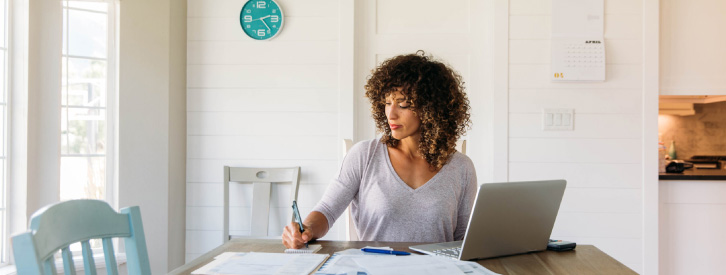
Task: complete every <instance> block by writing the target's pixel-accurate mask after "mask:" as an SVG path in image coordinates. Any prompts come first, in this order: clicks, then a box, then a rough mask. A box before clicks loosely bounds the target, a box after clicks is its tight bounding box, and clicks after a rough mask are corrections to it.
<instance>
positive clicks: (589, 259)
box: [169, 239, 637, 275]
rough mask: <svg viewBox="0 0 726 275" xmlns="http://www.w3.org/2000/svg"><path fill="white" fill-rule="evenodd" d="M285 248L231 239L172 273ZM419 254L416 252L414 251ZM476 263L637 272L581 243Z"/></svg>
mask: <svg viewBox="0 0 726 275" xmlns="http://www.w3.org/2000/svg"><path fill="white" fill-rule="evenodd" d="M315 244H320V245H322V246H323V247H322V249H321V250H320V251H318V252H317V253H320V254H333V253H335V252H338V251H342V250H346V249H349V248H362V247H365V246H373V247H391V248H393V249H395V250H400V251H408V252H413V251H411V250H410V249H409V248H408V247H409V246H413V245H420V244H422V243H404V242H361V241H316V242H315ZM284 251H285V247H284V246H283V245H282V242H281V241H280V240H279V239H232V240H230V241H228V242H226V243H224V244H222V245H221V246H219V247H217V248H215V249H213V250H212V251H209V252H207V253H206V254H203V255H202V256H199V258H197V259H194V260H192V261H191V262H189V263H187V264H185V265H183V266H180V267H178V268H176V269H174V270H172V271H171V272H170V273H169V274H174V275H177V274H180V275H186V274H191V273H192V272H193V271H194V270H197V269H198V268H200V267H202V266H204V265H206V264H208V263H210V262H211V261H212V260H213V259H214V257H215V256H217V255H219V254H222V253H224V252H274V253H282V252H284ZM413 253H416V252H413ZM476 262H477V263H479V264H481V265H482V266H484V267H486V268H488V269H489V270H491V271H493V272H496V273H499V274H578V275H584V274H637V273H635V272H634V271H633V270H631V269H630V268H628V267H627V266H625V265H623V264H622V263H620V262H618V261H617V260H615V259H613V258H612V257H610V256H609V255H608V254H605V253H604V252H602V251H601V250H600V249H597V247H595V246H592V245H578V246H577V248H575V250H571V251H562V252H555V251H540V252H531V253H526V254H520V255H513V256H505V257H497V258H490V259H484V260H478V261H476Z"/></svg>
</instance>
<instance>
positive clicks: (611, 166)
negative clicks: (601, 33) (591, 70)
mask: <svg viewBox="0 0 726 275" xmlns="http://www.w3.org/2000/svg"><path fill="white" fill-rule="evenodd" d="M642 5H643V4H642V2H641V1H633V0H606V1H605V47H606V52H607V54H606V55H607V56H606V58H607V60H606V63H607V81H605V82H602V83H552V82H550V81H549V78H548V77H549V73H550V61H551V60H550V40H549V33H550V1H541V0H512V1H510V6H509V7H510V10H509V14H510V16H509V20H510V24H509V28H510V29H509V105H508V106H509V180H511V181H518V180H529V179H546V178H564V179H567V181H568V188H567V191H566V192H565V196H564V198H563V201H562V206H561V208H560V213H559V215H558V217H557V222H556V224H555V228H554V231H553V233H552V235H553V237H555V238H559V239H565V240H571V241H576V242H577V243H578V244H594V245H595V246H596V247H598V248H599V249H601V250H602V251H604V252H605V253H607V254H609V255H611V256H613V257H614V258H615V259H617V260H619V261H620V262H622V263H623V264H625V265H627V266H628V267H630V268H632V269H634V270H635V271H637V272H641V269H642V252H643V247H642V219H643V213H642V190H641V189H642V179H643V177H642V172H641V169H642V161H641V157H642V149H643V148H642V131H641V130H642V128H641V127H642V110H643V109H642V108H643V107H642V105H643V104H642V97H643V93H642V85H643V84H642V73H643V71H642V64H641V63H642V37H643V36H642V32H641V30H642V28H641V25H642V23H641V21H642ZM543 108H573V109H575V124H574V125H575V130H574V131H565V132H562V131H555V132H544V131H542V130H541V128H542V126H541V123H542V122H541V121H542V118H541V112H542V109H543Z"/></svg>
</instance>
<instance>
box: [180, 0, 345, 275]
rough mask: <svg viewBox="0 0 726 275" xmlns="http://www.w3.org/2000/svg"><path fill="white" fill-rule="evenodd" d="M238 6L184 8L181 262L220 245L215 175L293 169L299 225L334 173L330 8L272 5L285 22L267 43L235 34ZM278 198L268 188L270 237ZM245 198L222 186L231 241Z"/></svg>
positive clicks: (333, 16) (279, 193) (279, 217)
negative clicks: (232, 169)
mask: <svg viewBox="0 0 726 275" xmlns="http://www.w3.org/2000/svg"><path fill="white" fill-rule="evenodd" d="M244 2H245V1H242V0H188V18H187V19H188V21H187V24H188V33H187V37H188V38H187V39H188V57H187V58H188V61H187V71H188V83H187V206H186V207H187V217H186V218H187V226H186V228H187V231H186V232H187V236H186V241H187V244H186V260H187V262H188V261H190V260H192V259H194V258H196V257H198V256H199V255H201V254H202V253H205V252H207V251H209V250H211V249H212V248H214V247H217V246H219V245H221V244H222V198H223V194H222V190H223V188H222V180H223V179H222V178H223V177H222V171H223V170H222V167H223V166H225V165H229V166H248V167H285V166H301V167H302V168H301V169H302V174H301V183H300V184H301V186H300V193H299V195H298V196H299V197H298V201H299V204H300V211H301V214H302V215H303V216H305V215H307V214H308V213H309V212H310V211H311V209H312V207H313V206H314V204H315V203H316V202H317V201H318V200H319V199H320V197H321V196H322V193H323V192H324V190H325V188H326V187H327V184H328V183H329V182H330V180H331V179H332V178H333V177H334V176H335V173H336V172H337V169H338V153H339V152H338V149H339V148H338V147H340V146H339V144H340V139H339V129H338V119H339V115H338V110H339V108H338V105H339V101H338V97H339V94H338V84H339V42H340V41H339V38H338V36H339V32H338V22H339V2H338V1H336V0H308V1H291V0H288V1H286V0H278V1H277V2H278V4H279V5H280V6H281V7H282V8H283V10H284V12H285V20H286V22H285V27H284V29H283V30H282V32H281V33H280V34H279V35H278V36H277V37H275V38H274V39H272V40H270V41H254V40H252V39H251V38H248V37H247V36H246V35H245V34H244V33H243V32H242V30H241V28H240V26H239V12H240V9H241V8H242V5H243V4H244ZM288 190H289V187H288V186H276V185H273V190H272V195H273V199H272V202H271V203H272V205H273V209H272V210H271V212H272V214H271V217H273V218H272V219H271V221H270V233H271V235H279V234H281V232H282V227H283V226H284V225H285V224H286V222H287V221H289V217H290V216H289V215H290V211H289V209H290V205H289V201H288V200H287V195H288V194H289V193H288ZM250 191H251V187H250V186H248V185H234V184H233V185H232V186H231V189H230V193H231V197H232V198H233V199H232V200H231V201H230V204H231V205H232V209H231V215H230V216H231V220H230V224H231V225H230V227H231V230H232V234H240V235H245V234H248V233H249V217H250V204H249V202H250V197H251V195H250V194H251V192H250ZM340 227H341V225H339V224H336V226H335V227H333V229H332V230H331V231H330V232H329V234H328V238H333V239H334V238H337V237H339V236H340V232H342V231H341V230H340V229H339V228H340ZM339 231H340V232H339Z"/></svg>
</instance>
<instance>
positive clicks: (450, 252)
mask: <svg viewBox="0 0 726 275" xmlns="http://www.w3.org/2000/svg"><path fill="white" fill-rule="evenodd" d="M432 252H434V254H436V255H438V256H444V257H450V258H454V259H459V254H461V247H452V248H445V249H439V250H434V251H432Z"/></svg>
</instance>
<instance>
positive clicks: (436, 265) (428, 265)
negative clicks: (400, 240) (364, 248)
mask: <svg viewBox="0 0 726 275" xmlns="http://www.w3.org/2000/svg"><path fill="white" fill-rule="evenodd" d="M354 260H355V262H356V263H357V264H358V265H360V267H362V268H363V269H365V271H366V273H368V274H370V275H388V274H390V275H407V274H411V275H439V274H450V275H455V274H461V275H465V273H464V272H463V271H461V269H459V268H458V267H457V266H456V264H454V262H453V261H451V260H449V259H443V258H441V257H439V256H390V257H375V258H374V257H358V258H355V259H354Z"/></svg>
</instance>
